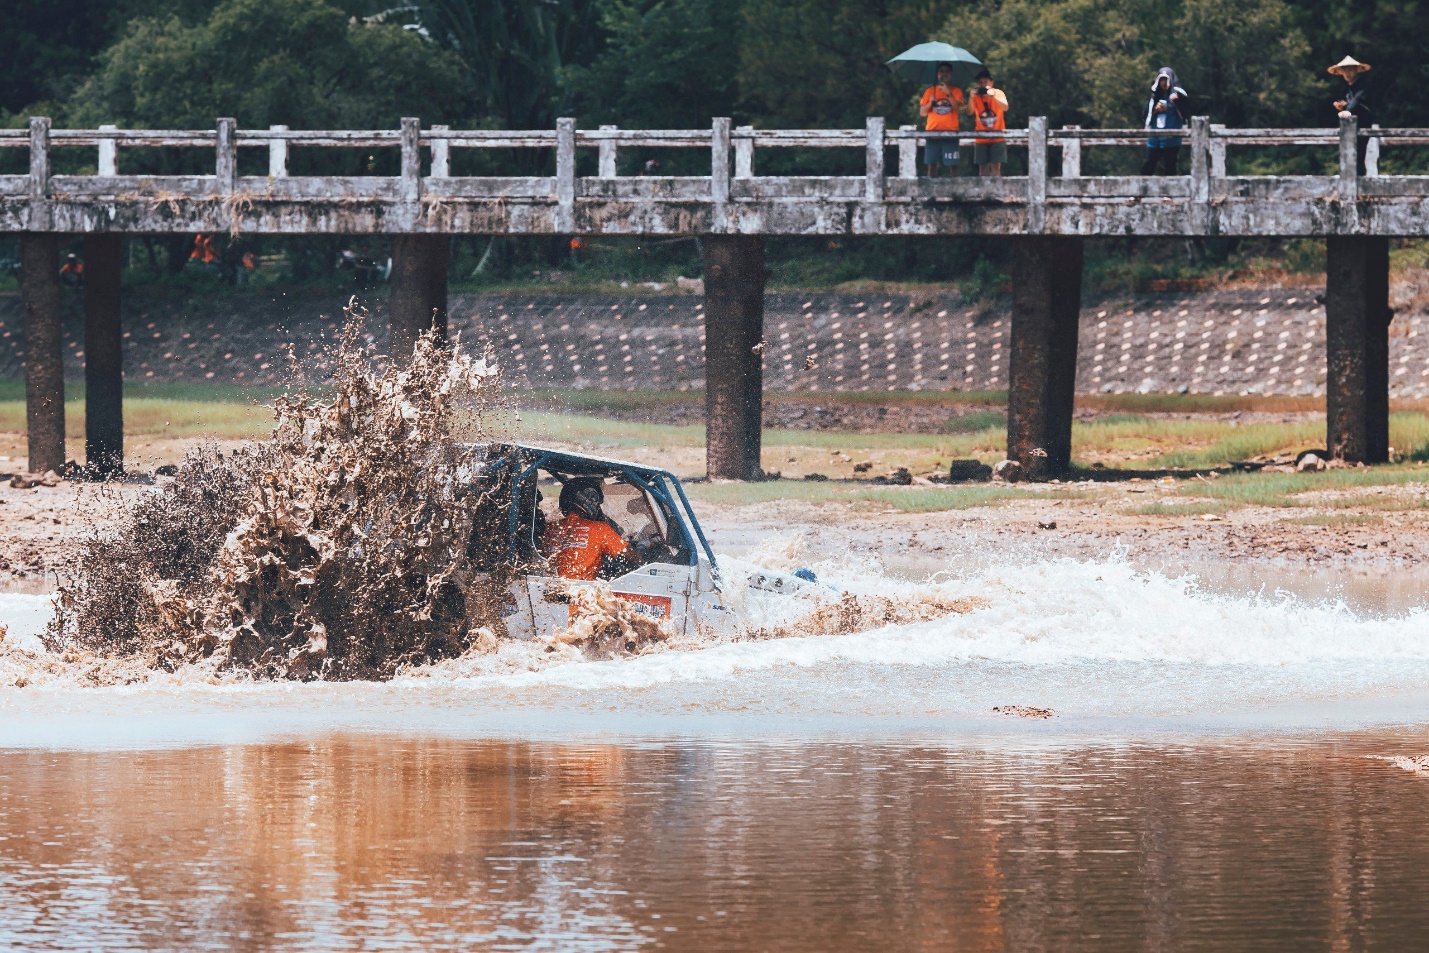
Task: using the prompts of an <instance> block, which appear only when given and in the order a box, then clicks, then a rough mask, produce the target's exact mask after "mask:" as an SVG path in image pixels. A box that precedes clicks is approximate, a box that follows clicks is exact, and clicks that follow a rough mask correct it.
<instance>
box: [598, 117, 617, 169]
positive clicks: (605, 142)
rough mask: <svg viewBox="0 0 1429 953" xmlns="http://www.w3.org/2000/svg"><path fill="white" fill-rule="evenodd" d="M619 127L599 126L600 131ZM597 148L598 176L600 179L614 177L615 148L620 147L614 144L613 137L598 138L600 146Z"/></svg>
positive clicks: (612, 130)
mask: <svg viewBox="0 0 1429 953" xmlns="http://www.w3.org/2000/svg"><path fill="white" fill-rule="evenodd" d="M619 128H620V127H619V126H611V125H604V126H601V127H600V131H601V132H615V131H616V130H617V129H619ZM598 148H599V149H600V177H601V178H602V179H613V178H615V172H616V163H615V159H616V153H617V150H618V149H619V148H620V147H619V146H618V145H616V142H615V140H614V139H602V140H600V146H599V147H598Z"/></svg>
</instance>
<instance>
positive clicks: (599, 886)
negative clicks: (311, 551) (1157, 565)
mask: <svg viewBox="0 0 1429 953" xmlns="http://www.w3.org/2000/svg"><path fill="white" fill-rule="evenodd" d="M825 568H826V570H827V571H826V573H825V575H826V578H834V579H835V580H836V581H838V582H839V583H840V584H841V585H844V584H846V585H850V586H854V587H864V588H865V589H878V588H882V589H884V590H886V591H888V592H891V593H894V594H902V595H904V596H906V597H907V598H916V597H917V596H918V591H919V590H918V587H919V586H920V585H924V586H927V585H931V584H927V583H923V584H920V583H916V582H911V581H907V580H897V579H894V578H891V577H880V576H879V575H878V573H877V572H876V571H875V570H874V569H872V568H870V567H863V568H862V569H859V568H857V567H850V566H846V567H844V568H843V572H844V573H845V578H843V579H838V578H837V576H838V572H839V570H838V569H837V567H834V568H833V569H831V570H828V569H827V567H825ZM1210 583H1211V584H1209V585H1203V584H1201V583H1199V582H1197V581H1196V580H1191V579H1184V578H1183V579H1177V578H1172V577H1169V576H1165V575H1161V574H1158V573H1154V572H1147V571H1144V570H1138V569H1135V568H1133V567H1131V566H1128V565H1127V564H1125V563H1123V562H1119V561H1116V560H1108V561H1105V562H1075V561H1070V560H1048V561H1044V562H1037V563H1018V564H1008V565H994V566H989V567H983V568H979V569H977V570H976V571H974V572H970V573H968V574H967V575H965V576H962V577H958V578H949V579H945V580H943V581H941V582H939V583H937V585H939V586H941V587H942V588H941V589H940V590H939V591H940V592H942V593H943V594H945V595H946V594H954V595H956V594H963V595H978V596H980V597H982V598H984V599H985V600H986V605H985V606H984V607H983V608H981V609H979V610H977V611H975V612H971V613H968V614H966V615H959V616H950V617H947V618H943V619H937V620H933V621H930V622H921V623H916V624H912V625H906V626H889V627H885V628H882V629H877V630H874V631H870V632H864V633H858V634H855V635H837V636H818V637H808V638H790V639H780V640H774V641H763V642H737V643H725V644H719V645H713V646H710V647H708V648H703V649H695V650H689V651H678V652H663V653H658V654H654V655H648V656H643V657H641V658H637V659H631V660H623V661H614V662H576V663H569V664H564V665H558V666H553V667H548V668H545V669H542V670H536V671H525V670H523V671H509V670H498V669H490V670H480V669H474V670H471V671H468V672H464V673H463V672H460V671H457V672H453V671H451V670H444V671H441V672H431V673H419V674H416V675H412V676H409V677H404V678H403V679H400V680H398V681H396V682H393V683H390V684H386V685H350V684H348V685H254V684H206V683H199V682H193V683H190V682H184V681H182V680H177V681H175V680H172V679H171V680H167V681H165V680H162V679H161V680H157V681H155V682H153V683H150V684H143V685H138V686H128V687H111V688H85V687H81V686H79V685H77V684H69V683H65V682H62V681H61V682H54V683H48V684H32V685H29V686H28V687H24V688H15V687H0V949H19V950H94V949H104V950H125V949H162V950H225V951H226V950H349V949H351V950H408V949H420V950H469V949H512V950H629V949H637V948H646V947H648V948H652V949H653V948H666V949H680V950H688V949H697V950H702V949H711V950H773V949H778V950H796V951H802V950H808V951H842V950H884V949H920V950H921V949H930V950H932V949H937V950H1018V951H1021V950H1073V949H1096V950H1202V949H1206V950H1209V949H1215V950H1227V949H1229V950H1240V949H1246V950H1251V949H1294V950H1320V949H1325V950H1360V949H1384V950H1406V949H1420V948H1424V946H1425V944H1426V939H1425V938H1426V937H1429V903H1426V900H1425V898H1426V897H1429V615H1426V614H1425V613H1424V611H1423V609H1422V608H1421V607H1420V606H1419V605H1416V604H1413V600H1412V599H1411V600H1408V602H1407V603H1406V598H1407V597H1406V594H1405V593H1404V592H1402V591H1397V592H1396V593H1395V594H1394V595H1393V597H1392V598H1386V599H1385V600H1383V601H1382V603H1381V604H1379V605H1376V604H1375V601H1374V599H1372V598H1370V597H1368V596H1364V597H1361V598H1357V599H1355V600H1345V599H1342V598H1340V597H1339V596H1338V595H1336V594H1334V593H1330V594H1328V595H1327V596H1325V597H1323V598H1316V597H1315V595H1314V593H1313V591H1310V590H1309V589H1307V586H1306V583H1305V580H1303V579H1302V580H1300V581H1299V584H1298V585H1297V586H1287V587H1281V586H1279V585H1277V584H1276V580H1274V579H1273V578H1266V577H1257V578H1256V579H1254V580H1253V583H1254V584H1253V585H1244V584H1238V583H1237V581H1236V580H1235V579H1234V578H1231V577H1226V578H1220V579H1215V580H1211V581H1210ZM1282 589H1288V590H1289V591H1290V592H1293V593H1294V594H1287V593H1286V592H1285V591H1281V590H1282ZM47 611H48V610H47V607H46V604H45V602H44V600H43V599H42V598H40V597H34V596H0V621H3V622H6V623H8V624H9V625H10V628H11V636H10V638H11V639H13V640H18V641H20V642H22V643H24V642H26V640H33V635H34V632H35V630H36V629H37V628H38V627H39V626H41V625H43V622H44V618H45V616H46V614H47ZM1003 706H1036V707H1038V708H1045V709H1050V710H1051V712H1052V715H1051V717H1049V718H1027V717H1019V716H1017V715H1015V714H1006V713H1003V712H998V711H994V710H993V709H994V708H1000V707H1003Z"/></svg>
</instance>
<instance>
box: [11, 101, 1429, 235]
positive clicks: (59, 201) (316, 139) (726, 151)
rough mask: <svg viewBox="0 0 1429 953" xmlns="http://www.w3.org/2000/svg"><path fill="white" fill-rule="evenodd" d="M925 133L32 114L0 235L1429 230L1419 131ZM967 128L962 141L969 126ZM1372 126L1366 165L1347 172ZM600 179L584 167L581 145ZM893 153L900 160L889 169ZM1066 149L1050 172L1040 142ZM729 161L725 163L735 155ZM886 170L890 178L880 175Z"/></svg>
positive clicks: (1033, 127)
mask: <svg viewBox="0 0 1429 953" xmlns="http://www.w3.org/2000/svg"><path fill="white" fill-rule="evenodd" d="M927 136H928V133H925V132H921V131H919V130H916V129H913V128H912V127H907V126H905V127H902V128H900V129H897V130H888V129H885V127H884V123H883V120H882V119H877V118H875V119H870V120H869V121H868V124H867V127H866V128H865V129H863V130H755V129H751V128H749V127H740V128H737V129H732V128H731V126H730V122H729V120H727V119H718V120H716V121H715V123H714V125H713V127H712V128H711V129H706V130H620V129H614V128H612V127H602V128H600V129H598V130H577V129H576V128H575V121H574V120H570V119H562V120H559V122H558V124H557V128H556V129H555V130H552V131H529V132H504V131H488V130H479V131H454V130H448V129H445V128H442V127H434V128H431V129H425V130H424V129H422V128H420V124H419V123H418V121H417V120H415V119H407V120H403V123H402V128H401V129H400V130H377V131H313V132H307V131H290V130H286V129H283V128H281V127H275V128H273V129H268V130H239V129H237V127H236V124H235V123H234V121H233V120H231V119H221V120H219V121H218V123H217V127H216V128H215V129H213V130H199V131H142V130H139V131H136V130H117V129H110V128H102V129H98V130H56V129H51V128H50V124H49V121H48V120H47V119H43V118H40V117H35V118H33V119H32V120H31V123H30V128H29V129H28V130H3V131H0V148H4V147H11V148H28V150H29V158H30V164H29V174H27V175H0V231H6V232H24V231H29V232H57V233H98V232H110V233H124V234H157V233H173V232H224V231H227V232H232V233H240V232H247V233H268V234H320V233H349V234H405V233H438V234H440V233H455V234H577V233H579V234H603V235H641V234H660V235H696V234H750V235H760V234H764V235H1029V234H1030V235H1038V234H1044V235H1080V236H1114V235H1122V236H1125V235H1141V236H1158V235H1160V236H1197V235H1226V236H1257V235H1263V236H1330V235H1378V236H1426V235H1429V175H1426V176H1418V175H1414V176H1407V175H1406V176H1380V175H1378V174H1376V170H1375V168H1374V167H1375V165H1376V161H1375V159H1376V157H1377V155H1378V151H1379V148H1380V147H1381V146H1383V145H1401V144H1414V145H1420V144H1425V143H1429V130H1414V129H1409V130H1406V129H1387V130H1378V129H1376V130H1359V129H1357V128H1356V126H1355V123H1354V122H1353V120H1347V121H1345V122H1343V123H1342V124H1341V127H1340V128H1339V129H1338V130H1334V129H1261V130H1241V129H1225V128H1223V127H1220V126H1214V125H1212V124H1210V123H1209V121H1208V120H1206V119H1205V118H1203V117H1200V118H1197V119H1195V120H1193V123H1192V126H1191V128H1190V129H1189V130H1187V134H1186V136H1185V139H1186V141H1187V144H1188V145H1189V147H1190V148H1189V150H1188V151H1189V152H1190V161H1189V165H1190V173H1189V174H1188V175H1185V176H1179V177H1168V178H1148V177H1142V176H1082V175H1081V156H1082V152H1083V148H1084V147H1089V146H1090V147H1105V146H1127V145H1137V144H1140V143H1142V142H1144V140H1145V133H1144V132H1142V131H1140V130H1079V129H1072V128H1069V129H1058V130H1049V129H1048V128H1047V123H1046V120H1045V119H1042V118H1038V117H1034V118H1033V119H1032V120H1030V121H1029V124H1028V128H1027V129H1025V130H1009V131H1008V132H1007V133H1006V134H1005V135H1004V136H1003V138H1005V139H1006V141H1007V142H1008V143H1009V144H1010V145H1012V146H1014V147H1016V148H1017V149H1018V151H1019V152H1020V151H1023V150H1025V154H1026V169H1027V173H1028V174H1026V175H1020V176H1008V177H1004V178H948V179H926V178H919V177H918V175H917V168H918V162H919V159H920V157H919V156H918V144H919V141H920V139H926V138H927ZM962 138H963V139H964V141H966V140H967V139H968V138H970V135H969V134H968V133H963V134H962ZM1361 139H1367V140H1368V141H1369V150H1370V165H1371V170H1370V171H1371V174H1369V175H1365V176H1359V175H1356V174H1355V156H1356V143H1357V141H1358V140H1361ZM121 146H122V147H123V148H125V149H129V148H136V147H148V148H153V147H180V148H186V149H211V150H213V154H214V174H213V175H172V176H165V175H132V174H127V175H126V174H120V170H119V161H118V159H119V148H120V147H121ZM1228 146H1235V147H1241V146H1302V147H1303V146H1320V147H1325V148H1327V149H1329V148H1333V149H1335V150H1336V151H1337V158H1338V168H1339V174H1338V175H1334V176H1304V175H1297V176H1242V175H1227V174H1226V151H1227V147H1228ZM290 147H302V148H305V149H311V148H323V149H353V148H362V149H365V150H381V149H387V150H396V151H397V153H398V155H399V157H400V158H399V163H398V166H399V168H400V174H399V175H395V176H289V175H288V174H287V169H288V150H289V148H290ZM651 147H656V148H685V149H700V150H708V155H709V163H710V168H711V170H712V174H711V175H707V176H643V175H642V176H621V175H618V174H617V162H616V158H617V151H618V150H619V149H621V148H651ZM791 147H792V148H805V149H807V148H827V149H843V150H851V149H858V150H862V151H863V153H864V173H865V174H864V175H844V176H828V175H817V176H814V175H809V176H805V175H756V174H755V167H754V157H755V150H756V148H784V149H787V148H791ZM240 148H243V149H253V148H262V149H266V150H267V152H268V160H269V162H268V175H266V176H252V175H240V174H239V163H238V156H239V150H240ZM582 148H586V149H594V150H596V151H597V152H598V169H599V174H598V175H594V176H582V175H577V174H576V172H577V154H578V150H579V149H582ZM55 149H63V150H65V151H66V153H69V152H70V151H71V150H74V149H84V150H88V149H95V150H97V156H98V162H97V169H98V172H99V174H97V175H61V174H53V173H52V164H53V159H54V150H55ZM453 149H504V150H511V149H542V150H548V151H549V150H554V151H555V159H556V161H555V170H556V174H555V175H535V176H452V175H450V174H449V170H450V167H451V154H452V150H453ZM889 150H896V155H897V164H896V166H895V167H894V168H893V169H891V170H890V169H888V168H886V167H885V161H886V158H887V153H888V151H889ZM1053 150H1056V151H1057V152H1060V160H1061V167H1060V169H1058V170H1057V171H1058V172H1060V174H1052V172H1051V170H1050V167H1049V161H1048V160H1049V156H1050V155H1051V154H1052V152H1053ZM731 157H733V162H731ZM890 172H891V173H892V174H890Z"/></svg>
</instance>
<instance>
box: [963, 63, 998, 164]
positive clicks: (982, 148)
mask: <svg viewBox="0 0 1429 953" xmlns="http://www.w3.org/2000/svg"><path fill="white" fill-rule="evenodd" d="M968 112H970V113H972V114H973V126H974V128H976V129H977V130H979V131H983V130H986V131H987V132H1001V131H1003V130H1005V129H1006V128H1007V94H1006V93H1004V92H1003V91H1002V90H1000V89H998V88H997V87H996V86H994V85H992V74H991V73H989V72H988V71H987V70H983V71H982V72H980V73H978V74H977V86H976V87H975V88H974V89H973V95H972V99H971V100H969V101H968ZM973 161H974V162H975V163H977V174H978V175H1002V164H1003V163H1004V162H1006V161H1007V142H1006V141H1005V140H1003V139H1002V138H1001V137H998V138H996V139H991V138H984V139H975V140H973Z"/></svg>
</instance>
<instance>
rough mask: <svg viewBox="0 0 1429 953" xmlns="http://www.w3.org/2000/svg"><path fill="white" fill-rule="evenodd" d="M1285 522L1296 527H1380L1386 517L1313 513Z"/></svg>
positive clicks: (1290, 518)
mask: <svg viewBox="0 0 1429 953" xmlns="http://www.w3.org/2000/svg"><path fill="white" fill-rule="evenodd" d="M1283 522H1286V523H1293V524H1294V525H1296V526H1380V525H1382V524H1383V523H1384V516H1383V515H1381V514H1379V513H1311V514H1310V515H1308V516H1291V517H1289V518H1287V519H1285V520H1283Z"/></svg>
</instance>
